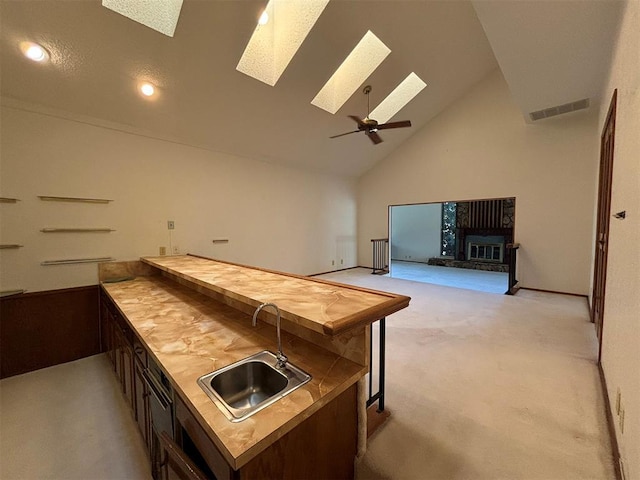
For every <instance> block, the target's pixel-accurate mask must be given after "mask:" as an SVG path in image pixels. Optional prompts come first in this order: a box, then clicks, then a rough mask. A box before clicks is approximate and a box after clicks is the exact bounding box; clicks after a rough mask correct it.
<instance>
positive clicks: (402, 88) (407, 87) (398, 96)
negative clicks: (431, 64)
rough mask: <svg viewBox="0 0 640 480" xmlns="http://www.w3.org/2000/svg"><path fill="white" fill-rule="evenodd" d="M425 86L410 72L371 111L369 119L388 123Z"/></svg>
mask: <svg viewBox="0 0 640 480" xmlns="http://www.w3.org/2000/svg"><path fill="white" fill-rule="evenodd" d="M426 86H427V84H426V83H424V82H423V81H422V79H421V78H420V77H418V75H416V74H415V73H413V72H411V73H410V74H409V75H408V76H407V78H405V79H404V80H403V81H402V83H400V85H398V86H397V87H396V88H395V89H394V90H393V92H391V93H390V94H389V95H388V96H387V98H385V99H384V100H383V101H382V102H380V104H379V105H378V106H377V107H376V108H374V109H373V111H372V112H371V113H370V114H369V118H373V119H374V120H376V121H377V122H378V123H386V122H388V121H389V120H390V119H391V118H392V117H393V116H394V115H395V114H396V113H398V112H399V111H400V110H402V108H403V107H404V106H405V105H406V104H407V103H409V102H410V101H411V100H413V98H414V97H415V96H416V95H418V93H420V92H421V91H422V89H424V87H426Z"/></svg>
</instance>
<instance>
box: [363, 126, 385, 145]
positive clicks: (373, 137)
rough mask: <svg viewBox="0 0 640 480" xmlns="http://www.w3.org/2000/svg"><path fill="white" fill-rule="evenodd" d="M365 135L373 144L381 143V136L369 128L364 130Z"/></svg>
mask: <svg viewBox="0 0 640 480" xmlns="http://www.w3.org/2000/svg"><path fill="white" fill-rule="evenodd" d="M366 134H367V137H369V139H370V140H371V141H372V142H373V143H374V144H376V145H377V144H379V143H382V138H380V135H378V134H377V133H376V132H372V131H370V130H367V132H366Z"/></svg>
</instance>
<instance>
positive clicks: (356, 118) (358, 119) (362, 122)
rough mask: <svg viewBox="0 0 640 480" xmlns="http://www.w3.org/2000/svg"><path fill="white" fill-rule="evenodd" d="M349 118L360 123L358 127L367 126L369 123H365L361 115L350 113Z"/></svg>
mask: <svg viewBox="0 0 640 480" xmlns="http://www.w3.org/2000/svg"><path fill="white" fill-rule="evenodd" d="M349 118H350V119H351V120H353V121H354V122H356V123H357V124H358V127H359V128H361V129H362V128H364V127H366V126H367V124H366V123H364V120H362V119H361V118H360V117H356V116H355V115H349Z"/></svg>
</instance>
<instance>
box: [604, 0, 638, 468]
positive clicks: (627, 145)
mask: <svg viewBox="0 0 640 480" xmlns="http://www.w3.org/2000/svg"><path fill="white" fill-rule="evenodd" d="M614 89H618V101H617V113H616V133H615V146H614V158H613V184H612V187H613V191H612V195H611V213H612V214H613V213H615V212H619V211H622V210H626V212H627V218H626V219H625V220H616V219H613V218H612V219H611V223H610V230H609V254H608V263H607V290H606V296H605V307H604V317H603V318H604V323H603V344H602V358H601V362H602V368H603V370H604V373H605V378H606V381H607V388H608V393H609V399H610V401H611V405H610V407H611V409H612V411H613V418H614V420H615V427H616V436H617V439H618V446H619V449H620V453H621V456H622V459H623V462H624V465H625V473H626V479H627V480H640V247H639V246H640V2H638V1H630V2H627V4H626V6H625V13H624V15H623V19H622V24H621V30H620V34H619V37H618V41H617V45H616V48H615V51H614V55H613V59H612V68H611V73H610V77H609V80H608V83H607V86H606V88H605V90H604V97H605V99H604V100H603V102H602V105H601V115H600V122H599V125H600V127H599V128H601V127H602V126H603V125H604V122H605V117H606V114H607V110H608V108H609V102H610V100H611V95H612V94H613V91H614ZM618 388H619V389H620V392H621V394H622V406H623V408H624V411H625V415H624V433H623V432H622V431H621V429H620V425H619V417H618V416H617V415H616V412H615V401H616V393H617V390H618Z"/></svg>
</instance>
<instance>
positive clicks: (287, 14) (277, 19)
mask: <svg viewBox="0 0 640 480" xmlns="http://www.w3.org/2000/svg"><path fill="white" fill-rule="evenodd" d="M328 3H329V0H305V1H291V0H269V3H268V4H267V7H266V8H265V9H264V12H263V14H262V16H261V18H263V17H265V18H267V19H268V21H267V22H266V23H264V24H261V23H258V25H257V26H256V29H255V30H254V31H253V35H251V39H250V40H249V43H248V44H247V47H246V48H245V50H244V53H243V54H242V57H241V58H240V61H239V62H238V66H237V67H236V70H238V71H239V72H242V73H244V74H246V75H249V76H250V77H253V78H255V79H256V80H260V81H261V82H264V83H266V84H267V85H271V86H274V85H275V84H276V83H277V81H278V79H279V78H280V76H281V75H282V73H283V72H284V71H285V69H286V68H287V66H288V65H289V62H290V61H291V59H292V58H293V56H294V55H295V54H296V52H297V51H298V49H299V48H300V46H301V45H302V42H304V40H305V38H307V35H308V34H309V32H310V31H311V29H312V28H313V26H314V25H315V23H316V21H317V20H318V18H319V17H320V14H321V13H322V11H323V10H324V8H325V7H326V6H327V4H328ZM265 13H266V15H265Z"/></svg>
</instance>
